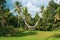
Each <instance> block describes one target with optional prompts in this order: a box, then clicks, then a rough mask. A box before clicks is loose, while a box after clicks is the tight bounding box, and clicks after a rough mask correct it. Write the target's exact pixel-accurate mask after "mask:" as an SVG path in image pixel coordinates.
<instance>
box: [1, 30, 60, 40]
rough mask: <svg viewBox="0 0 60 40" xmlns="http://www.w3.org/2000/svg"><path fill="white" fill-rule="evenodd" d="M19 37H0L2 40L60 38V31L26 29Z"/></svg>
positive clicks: (58, 39)
mask: <svg viewBox="0 0 60 40" xmlns="http://www.w3.org/2000/svg"><path fill="white" fill-rule="evenodd" d="M16 36H17V37H0V40H60V31H25V32H21V33H19V34H16Z"/></svg>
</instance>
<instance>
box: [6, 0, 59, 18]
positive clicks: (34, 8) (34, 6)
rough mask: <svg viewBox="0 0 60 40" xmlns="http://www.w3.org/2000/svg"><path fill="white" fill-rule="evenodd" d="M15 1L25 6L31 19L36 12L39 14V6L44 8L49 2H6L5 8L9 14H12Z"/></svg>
mask: <svg viewBox="0 0 60 40" xmlns="http://www.w3.org/2000/svg"><path fill="white" fill-rule="evenodd" d="M16 1H19V2H21V4H22V5H23V6H24V7H25V6H26V7H27V8H28V11H29V13H30V14H31V15H32V17H34V16H35V14H36V12H39V10H40V7H41V5H44V6H45V7H46V6H47V5H48V3H49V0H7V6H8V7H9V8H10V10H11V12H14V3H15V2H16ZM59 1H60V0H58V1H55V2H57V3H59ZM15 15H16V14H15Z"/></svg>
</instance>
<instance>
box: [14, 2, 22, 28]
mask: <svg viewBox="0 0 60 40" xmlns="http://www.w3.org/2000/svg"><path fill="white" fill-rule="evenodd" d="M15 5H16V9H15V11H17V12H18V27H19V25H20V24H19V23H20V22H19V18H20V14H21V6H22V5H21V3H20V2H18V1H16V2H15Z"/></svg>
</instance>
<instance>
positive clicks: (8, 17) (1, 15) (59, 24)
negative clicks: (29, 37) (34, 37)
mask: <svg viewBox="0 0 60 40" xmlns="http://www.w3.org/2000/svg"><path fill="white" fill-rule="evenodd" d="M6 3H7V2H6V0H0V36H11V35H15V34H16V33H19V32H21V31H24V30H28V28H27V26H26V25H25V23H24V20H23V18H22V17H19V24H18V15H16V16H15V15H13V13H12V12H10V9H9V7H7V5H6ZM17 4H18V3H17ZM17 4H16V5H17ZM20 6H21V5H20ZM22 8H23V7H22ZM41 10H42V11H41V12H42V13H43V17H42V18H40V17H39V13H38V12H36V15H35V17H34V18H32V17H31V15H30V13H29V12H28V9H27V7H25V10H23V12H22V14H23V15H22V16H25V17H26V19H25V20H26V21H27V23H28V24H29V25H31V26H33V25H34V24H35V23H36V22H37V21H38V19H39V18H40V22H39V23H38V25H37V27H36V29H35V30H40V31H52V30H55V29H57V30H58V29H59V28H60V20H58V19H60V5H59V4H57V3H55V2H54V1H53V0H52V1H50V2H49V5H48V6H47V7H46V9H44V6H41ZM57 14H58V15H57ZM55 15H57V16H58V17H57V16H55ZM18 25H19V26H18Z"/></svg>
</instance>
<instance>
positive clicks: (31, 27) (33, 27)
mask: <svg viewBox="0 0 60 40" xmlns="http://www.w3.org/2000/svg"><path fill="white" fill-rule="evenodd" d="M22 18H23V17H22ZM23 20H24V22H25V25H26V26H27V27H28V28H29V29H32V30H34V29H35V28H36V26H37V25H38V23H39V21H40V18H39V20H38V21H37V22H36V24H35V25H34V26H30V25H28V23H27V22H26V20H25V19H24V18H23Z"/></svg>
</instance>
